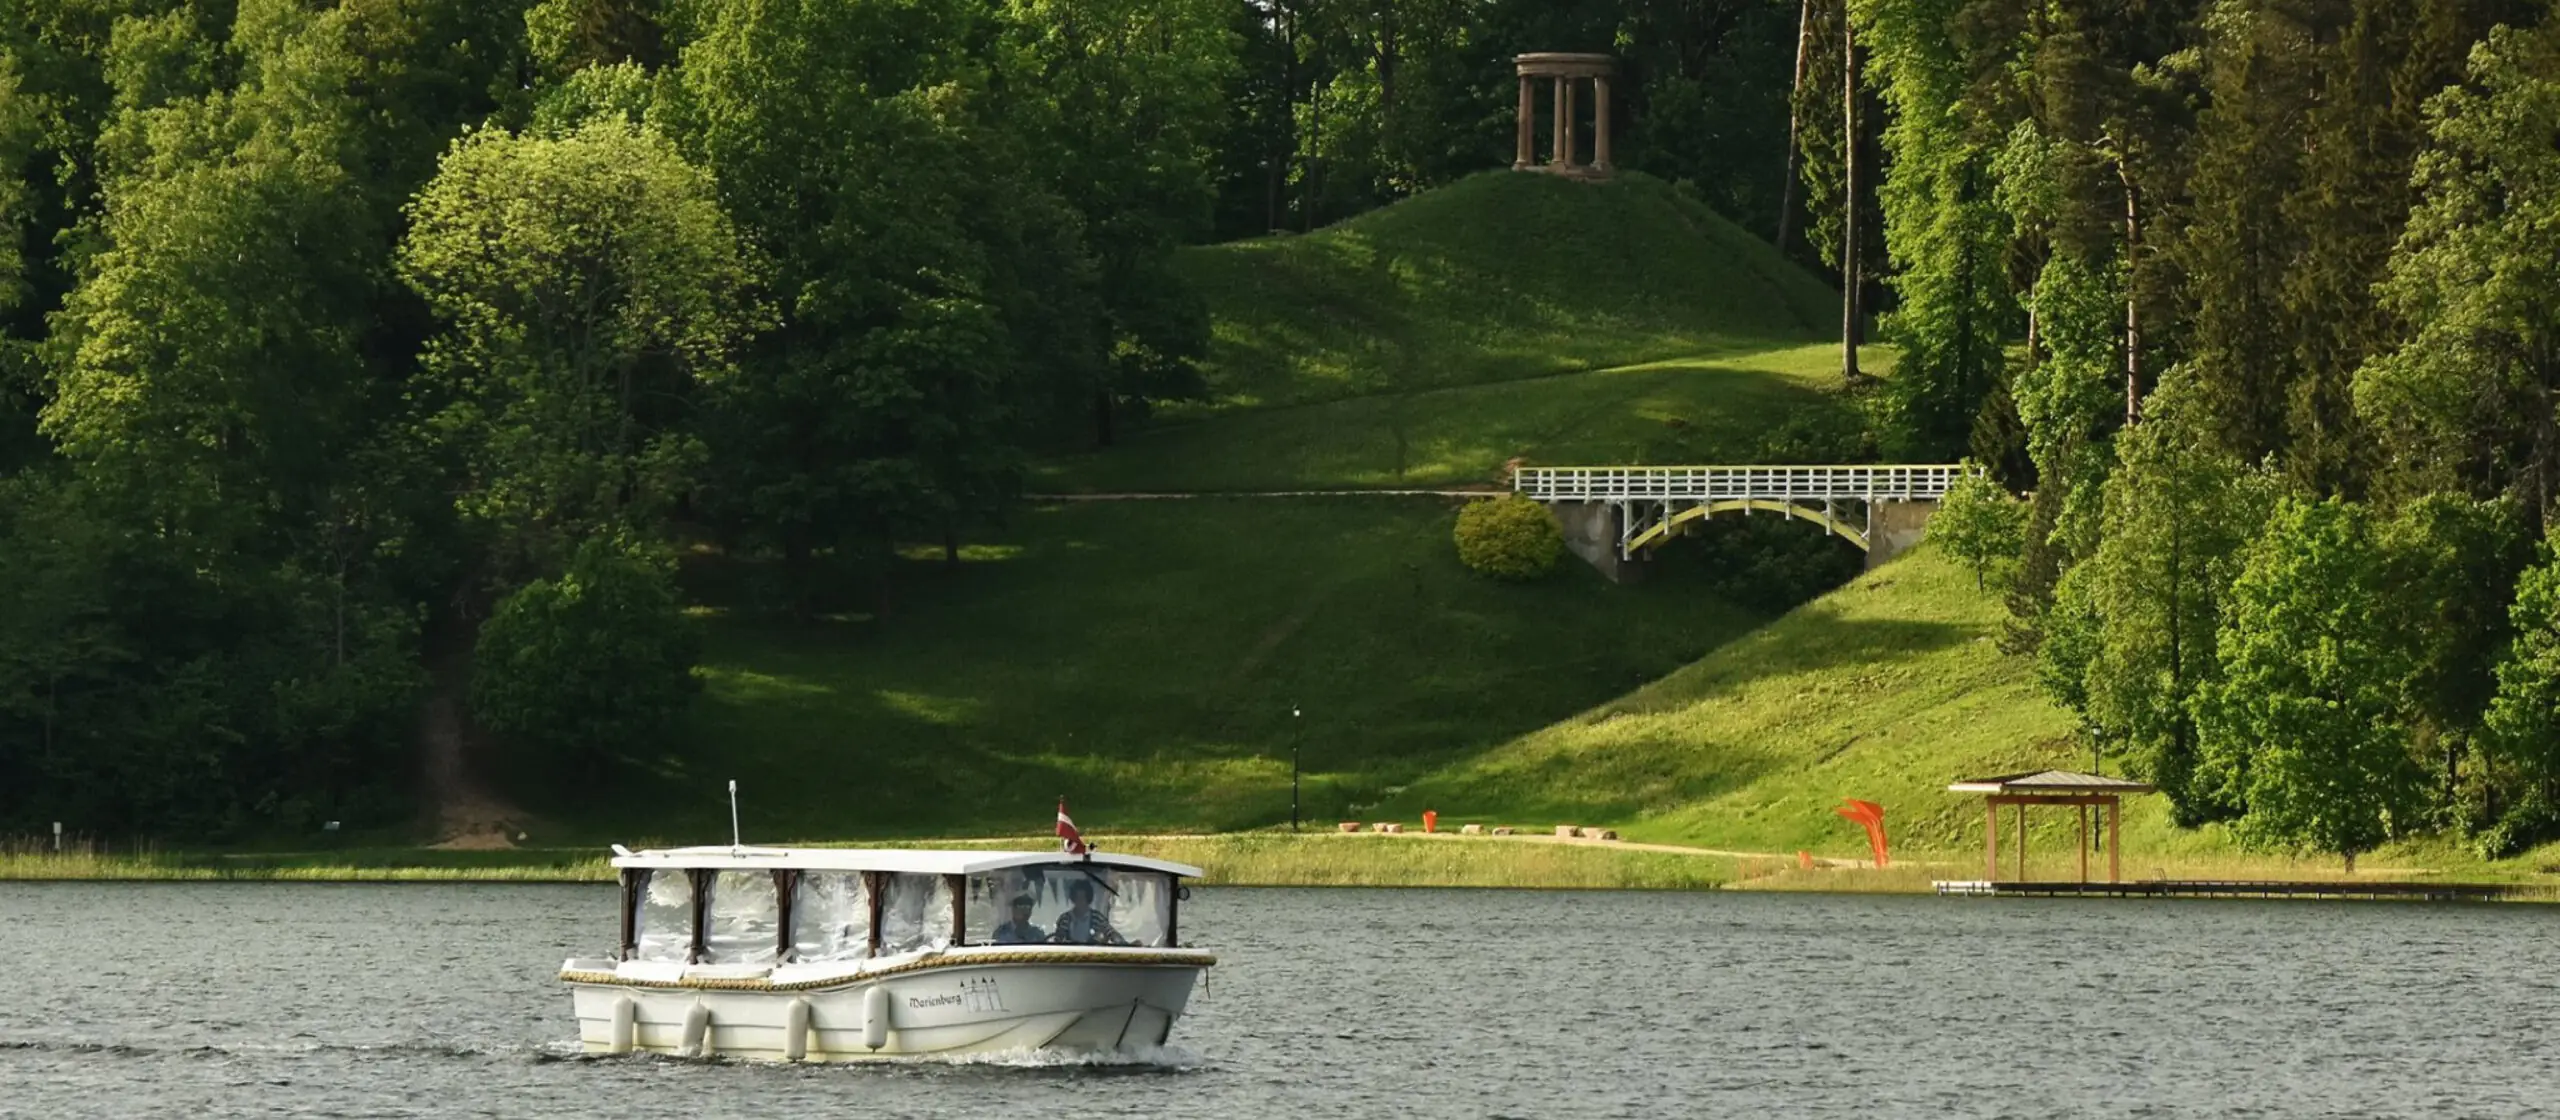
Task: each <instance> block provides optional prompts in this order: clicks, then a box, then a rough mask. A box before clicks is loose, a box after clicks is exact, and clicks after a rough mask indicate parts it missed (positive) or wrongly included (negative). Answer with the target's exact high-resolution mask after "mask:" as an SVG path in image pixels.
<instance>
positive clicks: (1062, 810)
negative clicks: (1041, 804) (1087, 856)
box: [1058, 797, 1085, 856]
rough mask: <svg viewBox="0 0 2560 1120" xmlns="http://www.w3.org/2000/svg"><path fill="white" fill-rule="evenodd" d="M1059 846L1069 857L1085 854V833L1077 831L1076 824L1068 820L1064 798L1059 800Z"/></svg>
mask: <svg viewBox="0 0 2560 1120" xmlns="http://www.w3.org/2000/svg"><path fill="white" fill-rule="evenodd" d="M1058 844H1059V846H1060V847H1062V848H1064V849H1066V852H1067V854H1068V855H1071V856H1080V855H1083V854H1084V853H1085V847H1084V833H1081V832H1078V831H1076V822H1074V821H1072V820H1069V819H1067V799H1066V798H1063V797H1061V798H1059V799H1058Z"/></svg>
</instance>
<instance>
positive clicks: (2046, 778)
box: [1947, 770, 2152, 883]
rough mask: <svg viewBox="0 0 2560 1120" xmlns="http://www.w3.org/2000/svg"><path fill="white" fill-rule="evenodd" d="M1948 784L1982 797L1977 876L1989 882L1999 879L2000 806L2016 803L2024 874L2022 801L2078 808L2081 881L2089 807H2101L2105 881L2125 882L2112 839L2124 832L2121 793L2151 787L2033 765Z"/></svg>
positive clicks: (1951, 788) (2118, 851) (2020, 873)
mask: <svg viewBox="0 0 2560 1120" xmlns="http://www.w3.org/2000/svg"><path fill="white" fill-rule="evenodd" d="M1947 789H1948V790H1949V791H1950V792H1954V793H1979V794H1982V795H1984V796H1983V799H1982V803H1983V806H1982V821H1983V830H1982V877H1983V878H1984V879H1986V880H1990V881H1995V882H1996V881H1998V880H1999V878H2000V807H2001V806H2003V805H2015V806H2017V807H2018V878H2019V879H2021V880H2024V879H2025V878H2026V877H2027V806H2029V805H2071V806H2076V807H2077V808H2078V809H2079V810H2080V881H2081V882H2083V883H2085V882H2088V881H2089V811H2090V810H2091V809H2093V808H2102V809H2104V810H2105V817H2106V824H2107V881H2108V882H2110V883H2118V882H2122V881H2124V875H2123V859H2122V851H2121V848H2120V847H2119V845H2118V843H2117V840H2118V838H2120V837H2121V836H2122V835H2123V829H2122V819H2121V818H2122V813H2121V810H2122V808H2123V805H2122V802H2121V798H2122V797H2123V796H2124V795H2125V794H2128V793H2149V792H2151V789H2152V787H2151V786H2150V785H2149V784H2147V783H2144V782H2137V781H2132V780H2130V779H2126V778H2110V777H2106V776H2104V775H2101V774H2083V773H2079V772H2078V771H2073V770H2036V771H2031V772H2028V773H2023V774H2000V775H1996V776H1993V777H1989V778H1969V779H1966V780H1964V781H1961V782H1957V783H1956V784H1954V785H1951V786H1948V787H1947Z"/></svg>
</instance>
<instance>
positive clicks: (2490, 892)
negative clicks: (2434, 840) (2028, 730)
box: [1934, 879, 2528, 902]
mask: <svg viewBox="0 0 2560 1120" xmlns="http://www.w3.org/2000/svg"><path fill="white" fill-rule="evenodd" d="M1934 885H1935V886H1936V887H1937V888H1938V893H1939V894H1946V895H1970V896H1974V897H1979V898H2352V899H2369V900H2394V901H2405V902H2495V901H2498V900H2500V899H2504V898H2511V897H2515V896H2517V895H2519V894H2521V893H2524V892H2525V891H2526V890H2528V888H2524V887H2517V886H2510V885H2506V884H2500V883H2414V882H2375V883H2359V882H2354V881H2351V880H2334V881H2332V880H2316V879H2315V880H2290V881H2288V880H2269V879H2147V880H2138V881H2135V882H2130V883H2094V882H2074V881H2070V880H2062V881H2056V882H1990V881H1986V880H1981V879H1959V880H1940V881H1939V882H1937V883H1935V884H1934Z"/></svg>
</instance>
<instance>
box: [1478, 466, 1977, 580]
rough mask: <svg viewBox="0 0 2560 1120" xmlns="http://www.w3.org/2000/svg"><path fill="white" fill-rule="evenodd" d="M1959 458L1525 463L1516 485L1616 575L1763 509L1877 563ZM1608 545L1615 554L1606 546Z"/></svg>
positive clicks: (1911, 530)
mask: <svg viewBox="0 0 2560 1120" xmlns="http://www.w3.org/2000/svg"><path fill="white" fill-rule="evenodd" d="M1965 469H1966V468H1964V467H1963V466H1961V465H1958V464H1955V463H1929V464H1917V465H1912V464H1896V465H1870V466H1792V467H1780V466H1734V467H1521V468H1519V469H1518V470H1517V471H1515V472H1514V473H1513V474H1512V477H1511V488H1512V489H1513V490H1515V491H1517V492H1519V493H1521V494H1524V495H1526V496H1528V497H1530V498H1534V499H1536V500H1538V501H1541V502H1544V503H1546V504H1547V505H1548V507H1549V508H1551V509H1554V510H1555V511H1556V514H1557V519H1558V520H1559V521H1561V522H1563V523H1564V526H1565V535H1566V538H1567V539H1568V540H1570V541H1572V543H1573V544H1574V546H1575V548H1574V551H1575V552H1577V553H1579V554H1581V555H1582V556H1583V557H1584V558H1585V559H1587V560H1590V561H1592V562H1593V563H1594V564H1597V565H1599V566H1600V567H1601V569H1602V570H1604V571H1608V572H1610V573H1611V574H1612V575H1616V574H1618V565H1617V564H1613V563H1608V562H1604V561H1607V560H1614V561H1617V562H1619V563H1623V562H1625V561H1629V560H1634V559H1637V558H1638V557H1639V556H1640V555H1641V554H1642V553H1643V552H1644V550H1646V549H1648V548H1651V547H1653V546H1654V545H1657V544H1660V543H1662V542H1663V541H1666V540H1669V539H1671V538H1672V537H1675V536H1678V535H1679V534H1680V532H1681V530H1682V528H1683V527H1684V526H1687V525H1690V524H1692V523H1695V522H1699V521H1703V520H1705V519H1707V518H1710V517H1713V516H1715V515H1716V514H1719V513H1745V514H1747V513H1750V512H1752V511H1755V510H1757V511H1762V512H1767V513H1775V514H1779V515H1782V516H1786V517H1794V518H1800V519H1802V520H1805V521H1810V522H1812V523H1814V524H1817V525H1820V526H1822V527H1823V529H1824V530H1826V531H1828V532H1831V533H1834V534H1837V535H1838V536H1840V537H1841V538H1842V539H1844V540H1846V541H1848V542H1849V543H1850V544H1853V545H1856V546H1857V547H1858V549H1859V550H1860V551H1862V552H1865V553H1866V554H1867V566H1869V567H1874V566H1875V565H1876V564H1879V563H1882V562H1883V561H1884V560H1885V559H1887V558H1889V557H1891V556H1892V555H1893V554H1895V553H1898V552H1900V551H1902V550H1903V549H1904V548H1907V547H1909V546H1910V545H1911V544H1912V543H1913V542H1916V541H1917V540H1919V538H1920V531H1921V527H1922V526H1923V525H1924V524H1926V523H1927V521H1928V518H1929V514H1930V513H1932V512H1934V511H1935V510H1936V509H1937V507H1938V500H1939V499H1940V498H1943V497H1945V496H1946V493H1947V490H1948V489H1949V488H1951V487H1953V486H1954V485H1955V484H1956V480H1957V479H1959V478H1962V477H1964V473H1965ZM1603 548H1608V549H1609V550H1610V551H1611V552H1613V553H1614V555H1609V556H1605V557H1604V556H1603V555H1600V553H1601V551H1602V549H1603Z"/></svg>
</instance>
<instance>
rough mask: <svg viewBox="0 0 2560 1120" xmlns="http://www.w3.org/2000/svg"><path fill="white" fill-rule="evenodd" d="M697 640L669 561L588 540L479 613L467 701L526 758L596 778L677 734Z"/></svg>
mask: <svg viewBox="0 0 2560 1120" xmlns="http://www.w3.org/2000/svg"><path fill="white" fill-rule="evenodd" d="M700 643H701V639H700V637H699V635H697V634H696V633H695V632H694V628H693V623H692V622H691V621H690V620H688V619H686V618H685V617H684V614H683V612H682V610H681V609H680V607H679V605H678V603H677V600H676V589H675V580H674V573H673V571H672V570H671V566H670V565H669V564H668V563H666V562H665V561H663V560H659V559H656V558H653V557H650V556H648V555H646V554H644V553H641V552H637V551H634V550H632V549H629V548H627V547H625V546H623V545H621V544H619V543H616V542H612V541H607V540H601V539H599V540H591V541H589V542H587V543H586V544H584V545H581V546H579V548H578V551H577V554H576V555H575V556H574V557H573V558H572V559H571V560H570V562H569V567H568V570H567V571H565V572H563V573H562V574H561V575H560V577H559V578H558V579H556V580H554V579H537V580H535V581H533V582H531V583H528V584H526V585H524V586H523V587H520V588H517V589H516V590H515V591H513V592H512V593H510V594H508V595H507V596H506V598H504V599H501V600H499V602H498V607H497V611H496V612H495V613H494V614H492V615H491V616H490V618H489V620H488V621H487V622H485V623H483V624H481V627H480V637H479V642H478V645H477V647H476V648H475V649H474V650H473V653H472V664H471V713H472V716H473V717H474V718H475V719H477V720H478V721H479V723H480V726H481V727H482V728H484V729H486V730H488V731H490V732H491V733H493V734H495V735H497V736H498V737H499V738H501V739H502V740H504V741H505V742H507V743H508V744H509V745H511V746H513V747H515V748H517V749H518V750H520V751H523V752H526V753H527V754H529V755H530V756H531V757H532V760H533V762H534V765H533V766H531V767H530V768H529V769H532V770H534V771H537V772H547V773H549V774H552V775H555V776H570V775H575V776H578V777H584V778H588V779H595V778H599V777H602V776H604V774H605V766H606V764H607V763H608V762H610V761H612V760H615V759H622V758H635V757H647V756H648V754H649V752H650V751H651V750H652V749H653V748H657V747H661V746H664V745H666V744H668V743H670V742H673V741H676V740H677V738H678V737H679V736H680V735H681V733H682V731H683V721H684V716H685V712H686V710H687V708H688V707H689V706H690V705H691V704H692V701H693V696H694V693H695V692H696V691H697V690H698V689H699V688H700V685H699V683H698V682H697V681H696V679H695V677H694V663H695V661H696V659H697V658H698V657H699V655H700Z"/></svg>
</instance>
